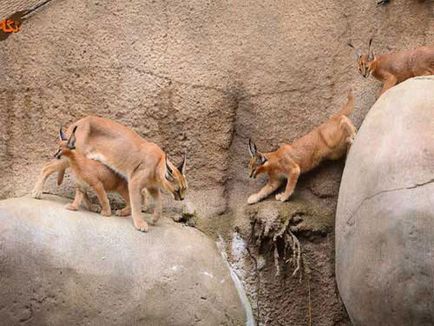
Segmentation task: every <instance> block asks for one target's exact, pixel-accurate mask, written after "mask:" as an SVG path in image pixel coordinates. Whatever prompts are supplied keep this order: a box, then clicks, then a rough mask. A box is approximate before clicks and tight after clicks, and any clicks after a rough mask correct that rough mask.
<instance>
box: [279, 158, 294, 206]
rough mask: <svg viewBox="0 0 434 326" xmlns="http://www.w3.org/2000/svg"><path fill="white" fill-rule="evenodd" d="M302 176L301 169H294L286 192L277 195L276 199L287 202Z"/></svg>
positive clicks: (290, 174) (289, 177) (289, 176)
mask: <svg viewBox="0 0 434 326" xmlns="http://www.w3.org/2000/svg"><path fill="white" fill-rule="evenodd" d="M299 176H300V168H299V167H298V166H296V167H294V168H292V169H291V170H290V173H289V175H288V181H287V182H286V187H285V191H284V192H282V193H280V194H277V195H276V199H277V200H280V201H287V200H288V199H289V197H291V195H292V193H293V192H294V189H295V185H296V184H297V181H298V177H299Z"/></svg>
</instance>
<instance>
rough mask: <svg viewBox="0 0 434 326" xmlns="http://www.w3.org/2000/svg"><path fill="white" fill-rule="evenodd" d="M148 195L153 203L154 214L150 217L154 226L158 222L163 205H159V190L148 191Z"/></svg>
mask: <svg viewBox="0 0 434 326" xmlns="http://www.w3.org/2000/svg"><path fill="white" fill-rule="evenodd" d="M148 192H149V194H150V195H151V197H152V200H153V201H154V213H153V215H152V224H155V223H157V222H158V220H159V219H160V217H161V213H162V212H163V204H162V203H161V197H160V189H158V188H157V189H154V188H151V189H148Z"/></svg>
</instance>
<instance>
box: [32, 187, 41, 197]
mask: <svg viewBox="0 0 434 326" xmlns="http://www.w3.org/2000/svg"><path fill="white" fill-rule="evenodd" d="M32 197H33V198H35V199H41V197H42V190H40V189H39V188H33V190H32Z"/></svg>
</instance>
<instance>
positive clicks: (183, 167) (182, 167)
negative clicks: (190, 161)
mask: <svg viewBox="0 0 434 326" xmlns="http://www.w3.org/2000/svg"><path fill="white" fill-rule="evenodd" d="M186 164H187V153H184V158H183V159H182V162H181V164H179V166H178V170H179V172H181V173H182V175H184V176H185V166H186Z"/></svg>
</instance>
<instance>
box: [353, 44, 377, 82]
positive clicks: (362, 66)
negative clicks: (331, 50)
mask: <svg viewBox="0 0 434 326" xmlns="http://www.w3.org/2000/svg"><path fill="white" fill-rule="evenodd" d="M348 45H349V46H350V47H352V48H353V49H354V50H355V51H356V52H355V56H356V60H357V68H358V70H359V73H360V74H361V75H362V76H363V77H365V78H368V77H369V75H370V74H371V63H372V62H373V61H374V60H375V56H374V52H373V51H372V49H371V45H372V38H371V39H370V40H369V45H368V53H367V54H365V53H362V51H361V50H360V49H356V48H355V47H354V45H352V44H351V43H348Z"/></svg>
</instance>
